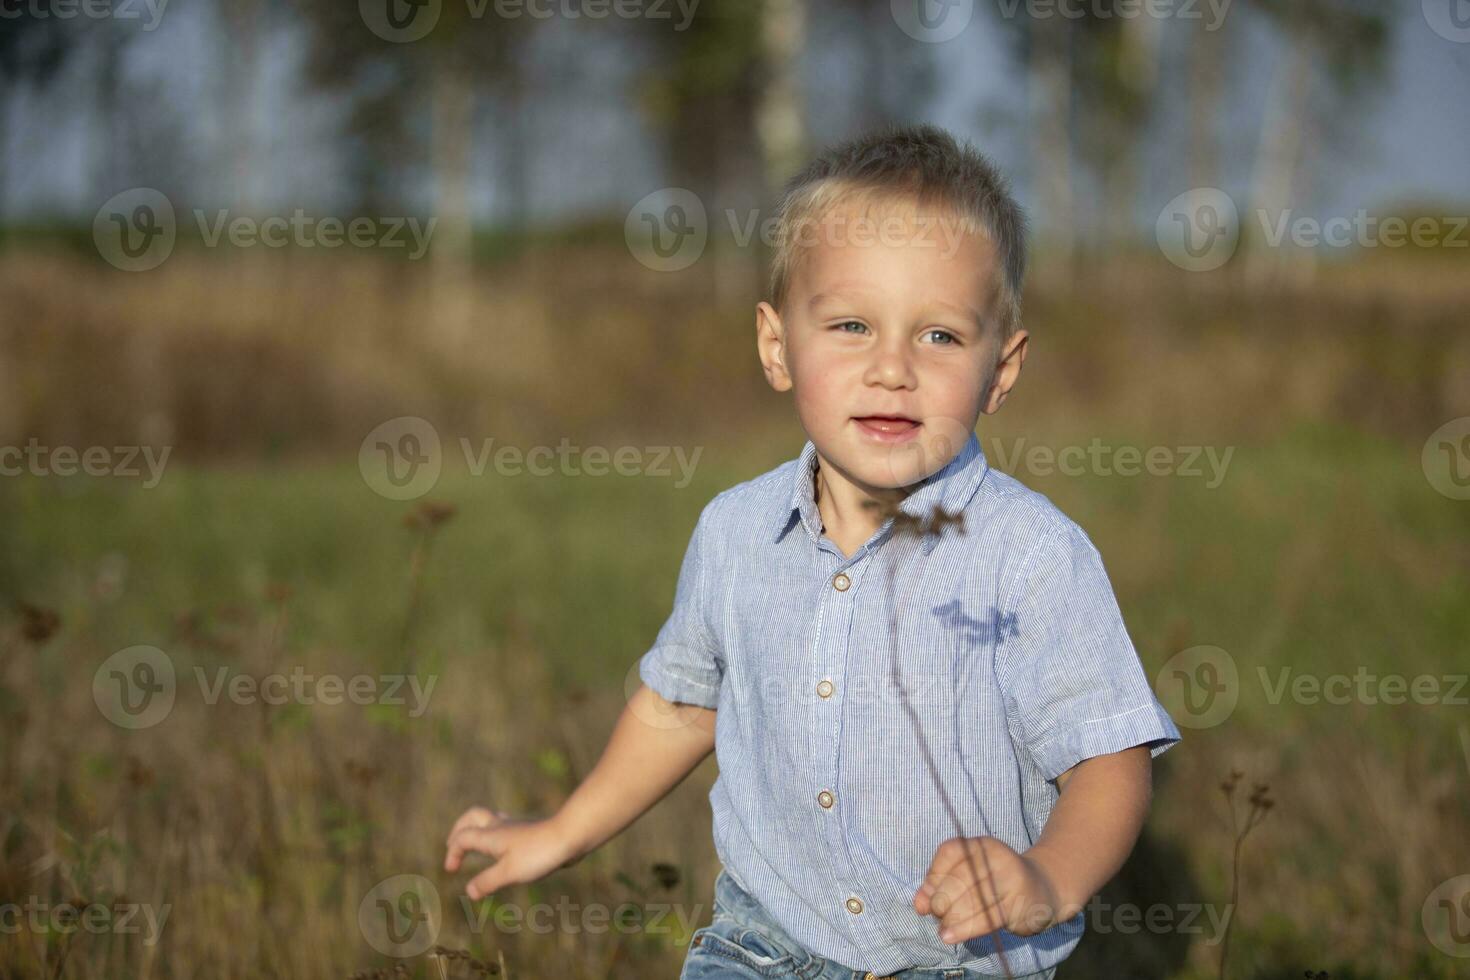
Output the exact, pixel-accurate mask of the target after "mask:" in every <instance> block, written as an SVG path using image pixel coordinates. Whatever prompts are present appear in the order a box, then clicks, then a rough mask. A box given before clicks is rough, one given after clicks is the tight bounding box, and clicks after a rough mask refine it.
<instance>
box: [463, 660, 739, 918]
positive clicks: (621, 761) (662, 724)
mask: <svg viewBox="0 0 1470 980" xmlns="http://www.w3.org/2000/svg"><path fill="white" fill-rule="evenodd" d="M715 714H716V713H715V711H714V710H713V709H710V708H701V707H699V706H698V705H692V704H673V703H670V702H668V701H665V700H664V699H663V698H662V697H661V696H660V695H659V694H658V693H657V692H655V691H654V690H653V689H652V688H649V687H648V686H647V685H643V684H640V685H639V686H638V689H637V690H636V691H635V692H634V693H633V696H632V697H631V698H629V699H628V703H627V705H626V706H625V707H624V708H623V712H622V714H621V715H620V716H619V717H618V721H617V724H616V725H615V726H614V727H613V732H612V735H611V737H610V738H609V739H608V744H607V748H606V749H604V750H603V753H602V758H601V759H600V760H599V761H598V763H597V765H596V766H595V767H593V769H592V771H591V772H590V773H588V775H587V778H586V779H584V780H583V781H582V784H581V785H580V786H578V787H577V789H576V790H575V791H574V792H573V793H572V795H571V796H569V797H568V798H567V801H566V802H565V803H563V804H562V806H561V809H559V810H558V811H557V812H556V814H555V815H554V816H552V817H549V818H546V819H531V820H527V819H512V818H511V817H508V816H507V815H505V814H503V813H501V812H499V811H495V810H491V809H489V808H487V807H471V808H470V809H469V810H467V811H465V813H464V814H463V815H462V816H461V817H460V818H459V820H457V821H456V822H455V824H454V827H453V829H451V830H450V832H449V839H448V840H447V841H446V842H445V843H446V848H447V850H446V852H445V856H444V868H445V870H446V871H458V870H459V868H460V865H461V864H462V862H463V861H464V858H465V855H466V854H469V853H471V852H475V853H480V854H487V855H489V856H490V857H492V858H494V859H495V863H494V864H492V865H491V866H490V867H488V868H486V869H484V870H483V871H481V872H480V873H479V874H477V875H476V876H475V877H474V878H473V879H472V880H471V881H470V882H469V883H468V885H467V886H466V887H465V893H466V894H467V895H469V897H470V898H471V899H473V900H475V901H478V900H479V899H481V898H483V897H484V896H486V895H489V894H491V893H493V892H496V891H498V890H499V889H501V888H504V887H505V886H507V885H515V884H523V883H527V882H532V881H537V880H539V879H541V878H543V877H545V876H546V875H548V874H550V873H551V872H552V871H555V870H557V869H558V868H562V867H566V866H567V865H569V864H574V863H576V862H577V861H578V860H580V859H581V858H582V857H583V856H584V855H586V854H588V853H589V852H591V851H594V850H596V849H597V848H598V847H599V846H601V845H602V844H603V843H605V842H606V841H607V840H609V839H611V838H612V837H614V836H616V835H617V834H618V832H619V831H621V830H623V828H625V827H627V826H628V825H629V824H631V823H632V822H633V821H634V820H637V819H638V817H640V816H641V815H642V814H643V813H644V812H645V811H647V810H648V808H649V807H651V806H653V805H654V804H655V803H657V802H658V801H659V800H660V799H662V798H663V797H664V796H665V795H666V794H667V793H668V792H669V790H671V789H673V788H674V787H675V786H676V785H678V784H679V782H680V781H681V780H683V778H684V777H685V776H687V775H688V774H689V772H690V771H691V770H692V769H693V768H694V767H695V766H697V765H699V763H700V762H701V761H702V760H703V759H704V758H705V756H707V755H709V754H710V752H711V751H712V750H713V749H714V745H715Z"/></svg>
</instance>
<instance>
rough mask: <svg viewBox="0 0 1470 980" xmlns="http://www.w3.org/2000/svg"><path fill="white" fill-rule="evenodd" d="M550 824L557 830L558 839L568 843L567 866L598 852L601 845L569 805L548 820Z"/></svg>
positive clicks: (565, 804)
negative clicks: (595, 851) (593, 852)
mask: <svg viewBox="0 0 1470 980" xmlns="http://www.w3.org/2000/svg"><path fill="white" fill-rule="evenodd" d="M548 822H549V823H550V824H551V825H552V826H553V827H554V828H555V833H556V837H557V839H559V840H561V841H564V842H565V843H566V847H567V860H566V863H567V864H573V863H576V862H577V861H580V860H582V858H584V857H586V856H587V855H588V854H590V853H592V851H594V850H596V849H597V846H598V844H599V843H600V841H596V840H594V839H593V836H592V833H591V831H590V830H588V828H587V827H585V826H584V825H583V824H582V823H581V822H580V821H579V820H578V814H577V813H576V811H575V810H572V809H570V808H569V806H568V804H567V803H563V804H562V805H561V808H560V809H558V810H557V811H556V812H555V813H553V814H552V815H551V816H550V817H549V818H548Z"/></svg>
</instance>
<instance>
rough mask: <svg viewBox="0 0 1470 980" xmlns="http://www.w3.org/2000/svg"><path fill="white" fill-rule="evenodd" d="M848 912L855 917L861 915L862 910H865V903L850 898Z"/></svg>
mask: <svg viewBox="0 0 1470 980" xmlns="http://www.w3.org/2000/svg"><path fill="white" fill-rule="evenodd" d="M847 910H848V911H849V912H851V913H852V914H853V915H858V914H860V913H861V912H862V910H863V903H862V901H861V900H860V899H856V898H849V899H848V900H847Z"/></svg>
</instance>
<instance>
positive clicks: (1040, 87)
mask: <svg viewBox="0 0 1470 980" xmlns="http://www.w3.org/2000/svg"><path fill="white" fill-rule="evenodd" d="M1030 31H1031V57H1030V60H1029V62H1028V64H1027V70H1028V74H1029V76H1030V77H1029V79H1028V86H1029V89H1030V101H1031V118H1032V127H1031V131H1032V133H1033V136H1034V138H1033V141H1032V149H1031V152H1032V172H1033V175H1034V178H1033V179H1034V180H1035V187H1036V198H1037V202H1038V204H1039V205H1040V210H1041V215H1042V220H1041V222H1040V224H1041V229H1040V230H1041V234H1040V235H1038V236H1037V237H1038V238H1039V242H1038V244H1039V245H1040V248H1039V249H1038V252H1040V253H1041V256H1042V257H1043V258H1046V259H1048V264H1050V265H1051V266H1052V267H1053V268H1054V269H1055V270H1056V272H1057V274H1058V275H1059V276H1060V281H1061V283H1063V284H1068V283H1070V282H1071V280H1072V271H1073V270H1072V267H1073V263H1074V256H1075V251H1076V221H1077V215H1076V213H1075V211H1074V209H1073V203H1072V51H1071V47H1072V44H1071V41H1072V38H1071V34H1072V23H1071V21H1069V20H1066V19H1065V18H1063V19H1045V20H1044V19H1041V18H1032V19H1031V20H1030Z"/></svg>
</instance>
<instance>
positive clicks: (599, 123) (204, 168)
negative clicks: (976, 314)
mask: <svg viewBox="0 0 1470 980" xmlns="http://www.w3.org/2000/svg"><path fill="white" fill-rule="evenodd" d="M1217 2H1219V0H1217ZM1449 2H1454V3H1461V4H1462V5H1464V6H1467V7H1470V3H1467V2H1466V0H1423V3H1422V5H1421V4H1420V3H1419V2H1412V3H1410V2H1406V3H1404V4H1402V5H1401V6H1400V8H1399V12H1398V18H1397V21H1396V24H1395V30H1394V42H1393V44H1394V56H1393V57H1392V59H1391V61H1390V69H1389V76H1388V78H1387V79H1386V81H1385V82H1384V83H1382V84H1381V85H1378V86H1375V87H1374V91H1373V92H1372V95H1371V97H1370V98H1369V99H1368V100H1367V101H1366V103H1365V102H1362V101H1359V102H1358V103H1356V104H1353V105H1341V104H1339V105H1334V106H1331V107H1330V109H1329V113H1328V117H1329V118H1330V119H1331V120H1333V123H1334V132H1333V135H1332V138H1331V140H1328V141H1324V140H1321V139H1317V140H1316V141H1315V142H1314V143H1313V146H1312V149H1313V152H1314V154H1315V156H1316V164H1317V165H1316V168H1315V170H1314V173H1313V177H1312V182H1311V188H1312V193H1311V194H1310V195H1309V197H1308V199H1306V200H1303V201H1299V202H1294V204H1295V205H1296V206H1297V207H1299V208H1300V210H1301V211H1302V212H1303V213H1311V214H1314V215H1317V216H1319V217H1327V216H1332V215H1351V214H1352V213H1354V211H1356V210H1357V209H1360V208H1367V209H1370V210H1372V209H1376V208H1383V207H1385V206H1391V205H1393V204H1395V203H1400V202H1406V201H1421V202H1433V203H1437V204H1439V205H1440V206H1442V207H1445V208H1447V209H1448V208H1455V209H1457V210H1453V211H1451V212H1450V213H1458V214H1464V213H1465V212H1466V210H1470V98H1467V95H1470V39H1467V40H1465V41H1456V40H1451V39H1449V38H1448V37H1446V36H1442V35H1441V33H1437V32H1436V30H1435V29H1434V28H1433V27H1432V26H1431V22H1432V21H1434V20H1436V15H1435V14H1434V13H1433V11H1432V10H1431V9H1430V8H1432V7H1433V5H1434V4H1436V3H1449ZM1235 15H1236V16H1240V14H1239V11H1238V10H1237V11H1236V12H1235ZM208 17H209V15H208V12H207V9H206V8H205V7H202V6H200V5H197V4H196V5H191V6H189V7H185V6H184V5H183V4H179V5H177V6H175V7H169V8H165V9H164V14H163V16H162V17H161V18H160V20H159V22H158V26H157V28H156V30H153V31H151V32H148V33H146V34H144V35H143V36H142V37H141V38H140V42H141V43H138V44H136V45H135V46H134V47H133V49H132V50H131V53H130V57H129V61H128V63H127V66H126V71H127V77H128V79H129V85H128V87H127V89H126V90H125V91H126V92H127V98H129V99H131V100H134V101H135V102H136V103H138V104H135V105H134V106H133V107H132V111H131V112H130V113H129V118H132V119H143V120H145V121H146V122H148V124H149V125H150V126H156V127H157V131H156V132H153V131H144V132H139V133H131V134H129V138H132V139H134V140H138V141H143V142H149V141H154V140H166V141H171V142H168V143H167V144H166V145H177V147H178V154H177V156H178V158H179V169H180V171H181V172H183V173H185V174H187V175H188V177H189V180H190V183H191V185H192V186H194V187H195V188H196V190H197V198H198V199H199V200H201V201H209V202H217V203H218V204H220V205H221V206H228V205H229V204H230V203H232V202H233V201H235V200H239V199H247V200H251V201H254V202H258V204H259V206H262V207H266V208H277V209H283V208H286V207H288V206H289V207H297V206H303V205H304V206H306V207H308V208H309V209H310V208H316V209H320V210H323V211H327V210H330V209H332V208H334V207H342V206H345V205H344V202H343V201H342V200H341V196H340V190H341V183H342V182H341V179H340V173H341V170H342V168H343V167H344V165H345V163H346V161H345V160H344V159H343V158H342V152H341V148H340V146H339V145H338V144H337V142H336V141H335V140H334V139H333V133H334V132H335V130H336V127H337V126H338V125H339V123H340V120H341V117H342V106H341V104H340V103H339V102H338V101H337V100H335V99H333V98H331V97H329V96H324V95H322V94H320V93H315V92H311V91H309V90H307V89H305V87H304V86H303V84H302V82H301V76H300V67H301V59H302V54H303V50H304V45H303V42H302V39H301V37H300V36H299V35H298V34H297V33H295V32H293V31H290V30H283V29H277V30H274V31H272V32H270V33H269V34H268V35H267V39H266V42H265V43H264V44H263V45H262V47H261V58H260V63H259V66H258V70H257V71H256V72H255V73H254V74H253V76H252V77H250V78H246V79H241V78H231V77H228V76H223V75H222V74H221V73H220V71H219V70H218V66H219V65H220V64H221V63H222V53H223V52H222V51H221V48H220V45H221V43H222V40H221V36H220V34H219V33H218V32H216V31H213V30H211V29H210V25H209V20H208ZM1438 21H1439V22H1440V23H1444V21H1443V17H1442V14H1441V15H1440V16H1439V17H1438ZM553 26H554V27H560V28H563V29H561V30H550V31H546V32H544V33H543V35H542V41H541V43H542V44H544V46H545V47H544V49H543V50H542V51H541V52H540V53H539V56H538V57H537V58H536V66H537V67H536V68H535V69H534V71H535V72H536V77H535V78H534V79H533V85H532V90H533V91H536V92H538V93H542V95H541V97H540V101H539V102H538V104H537V106H536V109H535V111H534V112H533V113H532V114H531V118H530V120H529V132H530V138H529V140H528V146H527V148H525V151H526V152H529V153H530V154H531V158H530V166H529V167H528V171H529V173H530V174H531V182H530V197H531V200H530V207H529V209H528V210H529V211H530V213H531V214H533V215H536V216H539V217H541V218H543V219H548V220H558V219H570V218H575V217H577V216H580V215H585V214H591V213H598V212H603V213H614V214H615V213H618V212H620V211H626V209H627V208H628V207H629V206H630V205H631V203H632V202H634V201H636V200H638V199H639V198H641V197H642V196H644V195H645V194H647V193H648V192H649V191H650V190H652V189H655V188H658V187H661V186H664V182H663V175H662V174H661V173H660V172H659V163H658V153H657V152H656V151H655V150H656V147H655V146H654V144H653V142H652V137H651V135H650V133H649V131H648V129H647V127H646V125H645V123H644V121H643V120H642V119H641V118H639V116H638V115H637V113H636V111H635V110H634V109H633V108H632V107H631V104H630V102H631V100H630V99H629V98H628V96H627V94H626V93H627V89H628V85H629V84H630V83H631V80H632V72H633V71H634V70H635V68H636V66H635V65H634V64H633V63H632V62H631V61H630V59H628V58H627V57H626V52H620V51H618V50H616V49H615V48H611V47H609V48H608V49H607V50H597V49H592V48H589V46H588V45H587V44H586V43H585V40H584V35H582V34H578V33H575V29H574V26H573V25H567V24H553ZM1184 26H1185V25H1182V24H1181V23H1179V22H1178V21H1173V22H1168V23H1166V26H1165V31H1166V32H1167V31H1171V30H1172V31H1175V32H1176V33H1174V34H1172V35H1166V41H1165V50H1166V57H1165V60H1164V65H1165V68H1164V73H1163V75H1162V77H1161V80H1160V81H1161V87H1162V90H1163V95H1164V98H1163V100H1162V103H1161V106H1160V110H1159V114H1158V116H1157V118H1156V119H1155V121H1154V128H1153V134H1154V136H1155V137H1156V138H1155V139H1153V140H1151V141H1150V144H1149V148H1148V150H1147V152H1146V153H1145V155H1144V159H1143V162H1142V166H1143V167H1144V168H1145V170H1146V173H1145V174H1144V175H1142V179H1141V180H1140V185H1141V186H1142V187H1143V188H1144V193H1141V194H1140V200H1139V202H1138V220H1139V223H1140V227H1144V226H1146V225H1147V224H1148V223H1150V222H1151V221H1152V220H1153V217H1154V215H1155V214H1156V213H1157V209H1158V207H1159V206H1161V205H1162V203H1163V202H1164V201H1167V200H1168V199H1169V198H1171V197H1173V196H1174V195H1175V194H1177V193H1179V192H1181V191H1183V190H1186V189H1187V183H1186V182H1185V178H1184V175H1185V174H1186V168H1185V167H1184V165H1183V160H1182V153H1183V148H1184V140H1183V138H1182V135H1183V134H1184V133H1187V127H1188V125H1189V120H1188V117H1187V111H1188V106H1187V100H1186V99H1185V98H1184V92H1185V88H1186V79H1185V78H1184V77H1183V73H1182V70H1181V69H1180V65H1179V63H1178V61H1179V59H1178V57H1177V54H1176V56H1174V57H1170V56H1169V55H1167V52H1168V51H1169V50H1170V48H1169V46H1168V45H1169V40H1168V38H1170V37H1172V38H1174V39H1176V40H1177V39H1178V38H1180V37H1182V35H1180V34H1179V33H1177V32H1178V31H1180V30H1181V29H1182V28H1183V27H1184ZM3 29H4V25H3V23H0V30H3ZM1466 33H1470V31H1467V32H1466ZM814 34H815V32H814ZM1002 40H1003V38H1002V37H1001V35H1000V33H999V32H998V31H997V29H996V25H995V23H994V21H993V19H992V18H991V16H990V15H988V14H987V13H985V12H982V11H981V10H978V9H977V10H976V11H975V13H974V15H973V17H972V18H971V19H970V20H969V21H968V23H967V25H966V26H965V28H964V30H963V31H961V32H960V33H959V34H958V35H957V36H955V37H953V38H951V39H949V40H945V41H942V42H940V43H936V44H934V45H933V49H934V57H935V59H936V71H935V78H936V80H937V82H938V84H937V86H936V89H935V92H934V97H933V99H932V101H930V102H928V103H926V104H921V105H918V106H915V108H914V112H913V116H914V118H915V119H916V120H917V119H925V120H929V121H933V122H936V123H939V124H941V125H944V126H946V127H948V128H950V129H951V130H952V131H954V132H955V133H956V134H957V135H960V136H963V137H965V138H967V139H970V140H972V141H974V142H975V143H976V144H977V145H979V146H980V147H981V148H982V149H985V150H986V151H987V152H988V153H990V154H992V155H993V156H994V157H995V158H996V160H997V161H998V162H999V163H1000V165H1001V166H1002V168H1003V169H1005V170H1006V171H1007V172H1008V173H1011V174H1012V175H1013V179H1014V183H1015V185H1016V188H1017V191H1018V193H1019V195H1020V196H1021V198H1022V202H1023V204H1027V205H1030V204H1031V203H1033V202H1032V200H1031V188H1030V170H1031V167H1030V161H1029V156H1028V145H1027V139H1026V120H1025V117H1024V114H1023V113H1024V108H1025V104H1026V93H1025V90H1024V85H1023V84H1022V80H1021V77H1020V76H1019V75H1018V74H1017V72H1016V66H1015V63H1014V61H1013V60H1012V58H1011V57H1010V55H1009V54H1008V52H1007V50H1006V49H1005V47H1004V46H1003V45H1002ZM1235 41H1236V48H1237V55H1236V57H1237V59H1238V60H1237V62H1236V64H1235V67H1234V71H1233V75H1232V87H1231V89H1230V92H1229V97H1228V105H1227V110H1226V113H1225V118H1224V119H1223V120H1222V125H1221V130H1222V132H1225V133H1227V134H1228V136H1227V138H1226V139H1225V141H1224V146H1223V151H1224V161H1223V170H1224V176H1223V179H1222V183H1223V184H1225V189H1226V190H1227V191H1228V192H1230V193H1231V194H1233V195H1234V194H1245V193H1246V192H1247V190H1248V187H1249V183H1250V170H1251V164H1252V162H1253V159H1254V146H1255V142H1256V138H1257V136H1258V134H1259V130H1260V119H1261V114H1262V105H1263V104H1264V102H1265V100H1266V96H1267V88H1268V85H1269V83H1270V81H1271V78H1272V75H1273V73H1274V71H1275V70H1276V68H1277V66H1278V65H1279V64H1280V62H1281V58H1282V55H1283V51H1282V49H1281V46H1280V44H1279V42H1278V41H1277V39H1276V38H1275V37H1274V36H1273V35H1272V34H1271V33H1270V32H1269V31H1267V30H1265V29H1264V28H1263V27H1261V26H1260V25H1258V24H1255V23H1252V22H1251V21H1250V20H1249V19H1246V20H1245V21H1244V29H1243V30H1241V31H1240V32H1238V33H1237V35H1236V37H1235ZM223 43H228V39H227V38H226V39H225V41H224V42H223ZM1176 47H1177V45H1176ZM570 65H576V66H577V67H576V71H577V73H578V77H581V78H584V79H589V78H590V79H596V83H595V84H587V83H583V84H579V85H571V84H567V82H566V78H567V77H568V76H567V72H568V68H567V66H570ZM88 67H89V66H87V65H86V64H78V65H74V66H73V67H72V69H71V70H70V71H69V72H68V73H67V74H65V75H63V76H62V77H61V78H60V79H58V80H57V81H56V83H54V84H53V85H52V86H50V87H49V88H48V89H47V90H45V91H42V92H35V91H28V90H25V89H18V90H14V91H10V92H6V93H3V94H0V99H5V100H6V104H7V109H8V113H7V118H8V119H9V121H10V125H9V127H8V129H7V131H6V132H5V133H4V136H5V142H4V146H3V151H4V154H5V160H6V163H7V166H6V168H5V172H6V173H7V174H8V175H9V176H8V181H7V186H6V188H5V191H4V197H3V199H0V205H3V208H4V213H5V214H7V215H9V216H10V217H11V218H35V217H63V218H64V217H71V218H77V219H82V218H89V217H90V216H91V214H92V213H93V212H94V211H95V210H96V208H97V207H98V206H99V205H100V204H101V203H102V201H104V200H106V199H107V198H108V197H110V196H112V195H113V194H114V193H116V192H117V191H119V190H122V189H124V188H126V187H129V186H135V185H136V184H137V183H138V182H139V180H140V179H143V178H140V177H139V175H137V174H129V173H125V172H122V170H121V168H114V167H110V166H109V161H108V159H107V154H106V152H105V149H104V148H105V146H106V142H105V139H106V137H105V135H104V133H105V129H104V127H102V126H101V125H100V122H101V121H100V120H99V119H98V118H97V114H96V113H95V111H94V110H92V109H91V108H90V105H91V100H90V98H89V96H90V94H91V92H92V88H91V86H93V85H94V84H95V83H93V82H91V81H89V79H88V78H87V72H88ZM803 67H804V79H803V81H804V84H805V85H806V87H807V93H808V95H807V98H808V102H809V103H810V105H812V106H820V107H821V110H820V116H819V118H815V119H813V121H812V138H813V140H814V141H816V142H820V141H822V140H825V139H828V138H833V137H835V136H841V135H846V133H845V132H843V127H844V126H845V125H846V122H845V119H844V116H843V115H842V111H841V108H840V107H841V105H842V95H843V94H844V93H845V92H848V91H850V90H851V87H852V85H853V83H854V78H855V73H856V72H858V71H861V70H863V68H862V66H861V65H860V64H857V63H855V62H854V60H853V51H852V49H848V48H843V49H840V50H839V49H837V48H835V47H825V48H824V47H817V48H816V49H814V50H812V51H810V52H809V55H808V57H807V58H805V59H804V61H803ZM559 82H560V84H558V83H559ZM221 105H227V106H232V107H233V108H232V109H231V110H230V111H228V112H221V110H220V106H221ZM809 114H811V110H809ZM170 120H175V121H177V122H178V127H179V131H177V132H173V131H171V130H170V128H169V127H170V126H173V125H174V123H172V122H169V121H170ZM165 123H167V125H165ZM241 146H246V147H248V155H246V157H245V159H246V160H247V164H246V165H245V166H238V164H237V161H238V160H239V159H240V154H239V148H240V147H241ZM507 151H510V152H520V148H516V147H510V146H507V145H506V144H505V143H504V142H503V140H501V139H500V134H499V133H497V132H493V131H492V132H488V133H486V132H482V133H481V134H480V143H479V145H477V147H476V159H477V161H478V167H479V180H477V182H476V186H475V189H474V193H473V194H472V206H473V208H474V211H475V213H476V216H477V218H478V219H481V220H484V219H487V218H493V217H494V216H495V215H496V214H497V212H498V211H499V209H500V207H501V205H503V203H504V200H503V195H497V193H496V186H495V181H494V174H495V170H496V168H495V161H496V159H497V154H499V153H504V152H507ZM226 164H227V165H226ZM242 183H243V191H244V192H243V193H240V194H237V189H239V188H238V187H237V185H239V184H242ZM420 183H421V190H422V191H423V193H422V199H423V200H424V202H425V203H427V201H428V187H427V175H424V180H423V181H421V182H420ZM1156 199H1157V200H1156Z"/></svg>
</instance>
